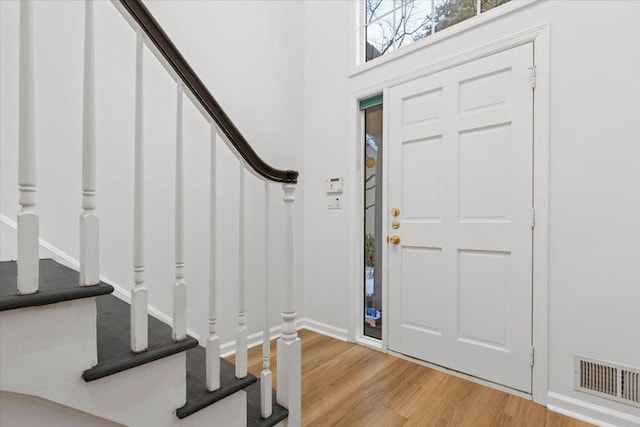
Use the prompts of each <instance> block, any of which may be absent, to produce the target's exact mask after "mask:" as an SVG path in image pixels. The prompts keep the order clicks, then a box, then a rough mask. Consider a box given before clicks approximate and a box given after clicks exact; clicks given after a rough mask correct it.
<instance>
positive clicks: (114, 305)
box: [82, 295, 198, 382]
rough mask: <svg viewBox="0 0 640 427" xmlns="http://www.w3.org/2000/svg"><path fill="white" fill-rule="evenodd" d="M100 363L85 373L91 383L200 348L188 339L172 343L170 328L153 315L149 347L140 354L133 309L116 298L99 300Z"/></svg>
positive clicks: (109, 296)
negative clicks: (133, 348) (133, 347)
mask: <svg viewBox="0 0 640 427" xmlns="http://www.w3.org/2000/svg"><path fill="white" fill-rule="evenodd" d="M96 308H97V322H96V323H97V349H98V364H97V365H96V366H94V367H92V368H89V369H87V370H86V371H84V372H83V373H82V378H83V379H84V380H85V381H87V382H89V381H95V380H97V379H100V378H104V377H106V376H109V375H113V374H116V373H118V372H122V371H125V370H127V369H131V368H135V367H136V366H140V365H144V364H145V363H149V362H153V361H155V360H159V359H162V358H164V357H168V356H171V355H174V354H177V353H180V352H183V351H187V350H189V349H192V348H194V347H196V346H197V345H198V340H196V339H195V338H193V337H190V336H187V338H186V339H184V340H182V341H177V342H175V341H173V339H172V336H171V333H172V328H171V326H169V325H167V324H166V323H164V322H163V321H161V320H159V319H156V318H155V317H152V316H149V315H148V316H147V319H148V348H147V350H146V351H143V352H141V353H134V352H133V351H131V338H130V337H131V306H130V305H129V303H127V302H125V301H122V300H120V299H118V298H116V297H115V296H113V295H103V296H100V297H98V298H96Z"/></svg>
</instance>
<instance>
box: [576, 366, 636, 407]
mask: <svg viewBox="0 0 640 427" xmlns="http://www.w3.org/2000/svg"><path fill="white" fill-rule="evenodd" d="M574 388H575V389H576V390H578V391H582V392H584V393H589V394H593V395H595V396H600V397H604V398H606V399H611V400H615V401H617V402H621V403H626V404H628V405H632V406H637V407H639V408H640V369H638V368H631V367H628V366H623V365H620V364H617V363H611V362H604V361H601V360H596V359H591V358H589V357H584V356H575V359H574Z"/></svg>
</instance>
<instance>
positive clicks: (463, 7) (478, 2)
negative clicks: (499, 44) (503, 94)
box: [359, 0, 510, 62]
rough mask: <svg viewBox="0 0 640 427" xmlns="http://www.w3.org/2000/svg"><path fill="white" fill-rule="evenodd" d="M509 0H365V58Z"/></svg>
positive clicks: (386, 51)
mask: <svg viewBox="0 0 640 427" xmlns="http://www.w3.org/2000/svg"><path fill="white" fill-rule="evenodd" d="M509 1H510V0H362V6H361V7H362V8H363V10H362V11H361V14H360V16H361V18H360V19H361V22H360V23H359V28H360V29H361V30H363V37H362V38H361V40H363V41H364V49H363V50H364V54H365V55H364V56H365V62H368V61H371V60H373V59H375V58H377V57H379V56H382V55H385V54H387V53H389V52H392V51H394V50H397V49H400V48H402V47H404V46H407V45H409V44H411V43H414V42H416V41H419V40H421V39H424V38H426V37H428V36H430V35H431V34H434V33H436V32H438V31H442V30H444V29H446V28H449V27H451V26H453V25H455V24H457V23H459V22H462V21H465V20H467V19H469V18H472V17H474V16H478V15H480V14H481V13H483V12H486V11H488V10H491V9H493V8H495V7H497V6H500V5H502V4H504V3H508V2H509Z"/></svg>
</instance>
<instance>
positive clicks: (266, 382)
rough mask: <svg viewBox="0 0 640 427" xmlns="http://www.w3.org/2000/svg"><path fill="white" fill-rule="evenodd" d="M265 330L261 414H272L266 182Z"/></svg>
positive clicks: (264, 416) (265, 197) (266, 188)
mask: <svg viewBox="0 0 640 427" xmlns="http://www.w3.org/2000/svg"><path fill="white" fill-rule="evenodd" d="M264 206H265V211H264V233H265V234H264V260H265V261H264V262H265V267H264V285H263V286H264V331H263V333H262V372H261V373H260V415H262V418H269V417H270V416H271V408H272V404H271V403H272V402H271V388H272V379H271V341H270V338H271V328H270V327H269V312H270V307H269V292H270V287H271V286H270V281H269V183H268V182H267V181H265V183H264Z"/></svg>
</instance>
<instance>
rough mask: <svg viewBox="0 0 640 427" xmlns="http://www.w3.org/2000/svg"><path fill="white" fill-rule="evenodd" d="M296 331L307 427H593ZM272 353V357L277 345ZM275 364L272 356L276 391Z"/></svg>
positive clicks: (254, 358) (257, 366) (255, 360)
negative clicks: (298, 342)
mask: <svg viewBox="0 0 640 427" xmlns="http://www.w3.org/2000/svg"><path fill="white" fill-rule="evenodd" d="M299 333H300V338H301V339H302V424H303V425H304V426H319V427H328V426H354V427H355V426H372V427H378V426H379V427H395V426H405V427H410V426H425V427H426V426H429V427H431V426H474V427H483V426H487V427H494V426H495V427H499V426H521V427H543V426H553V427H556V426H557V427H582V426H589V425H590V424H587V423H583V422H581V421H578V420H575V419H573V418H569V417H566V416H564V415H560V414H557V413H554V412H551V411H548V410H547V408H545V407H543V406H540V405H537V404H535V403H533V402H531V401H529V400H525V399H522V398H519V397H516V396H513V395H510V394H508V393H504V392H501V391H498V390H494V389H492V388H489V387H485V386H482V385H479V384H475V383H472V382H470V381H466V380H463V379H461V378H457V377H454V376H452V375H447V374H444V373H442V372H439V371H435V370H433V369H429V368H427V367H424V366H420V365H417V364H414V363H411V362H407V361H405V360H402V359H397V358H395V357H392V356H388V355H386V354H383V353H380V352H378V351H375V350H370V349H368V348H365V347H362V346H359V345H356V344H350V343H345V342H342V341H338V340H335V339H332V338H328V337H326V336H324V335H320V334H317V333H314V332H311V331H308V330H301V331H299ZM271 348H272V350H271V352H272V355H275V341H273V342H272V346H271ZM261 351H262V350H261V347H254V348H252V349H251V350H249V371H250V372H251V373H252V374H254V375H256V376H258V377H259V376H260V371H261V370H262V358H261V357H262V356H261ZM230 360H233V358H230ZM275 366H276V363H275V357H274V358H272V370H273V371H274V383H273V384H274V387H275V384H276V382H275V381H276V379H275V375H276V374H277V373H276V372H275Z"/></svg>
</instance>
